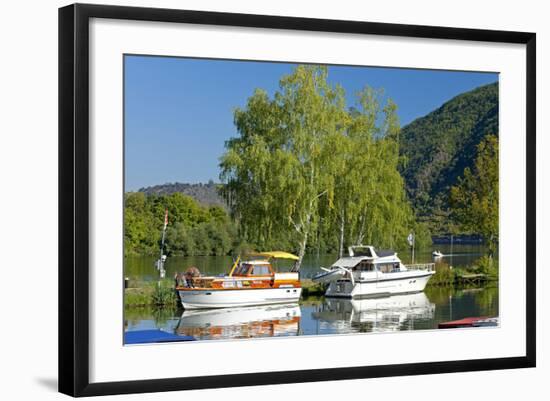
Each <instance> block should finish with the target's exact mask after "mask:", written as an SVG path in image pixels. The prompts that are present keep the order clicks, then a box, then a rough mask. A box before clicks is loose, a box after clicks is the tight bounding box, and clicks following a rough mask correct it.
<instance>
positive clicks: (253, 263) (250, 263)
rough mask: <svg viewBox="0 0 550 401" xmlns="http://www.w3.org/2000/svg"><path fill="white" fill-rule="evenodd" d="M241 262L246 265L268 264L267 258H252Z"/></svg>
mask: <svg viewBox="0 0 550 401" xmlns="http://www.w3.org/2000/svg"><path fill="white" fill-rule="evenodd" d="M241 263H245V264H248V265H270V264H271V263H269V261H268V260H265V259H264V260H262V259H254V260H243V261H242V262H241Z"/></svg>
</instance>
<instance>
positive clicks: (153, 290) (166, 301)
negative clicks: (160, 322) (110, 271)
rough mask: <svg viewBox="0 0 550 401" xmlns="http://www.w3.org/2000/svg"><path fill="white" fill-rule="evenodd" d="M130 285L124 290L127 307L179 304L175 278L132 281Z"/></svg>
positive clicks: (170, 306) (175, 305)
mask: <svg viewBox="0 0 550 401" xmlns="http://www.w3.org/2000/svg"><path fill="white" fill-rule="evenodd" d="M130 285H131V286H130V287H129V288H126V289H125V290H124V306H125V307H156V308H158V307H168V308H175V307H177V305H178V297H177V294H176V291H175V290H174V281H173V280H161V281H159V282H157V281H155V282H131V284H130Z"/></svg>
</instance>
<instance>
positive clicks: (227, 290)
mask: <svg viewBox="0 0 550 401" xmlns="http://www.w3.org/2000/svg"><path fill="white" fill-rule="evenodd" d="M273 259H288V260H294V261H297V260H298V257H297V256H296V255H293V254H290V253H287V252H280V251H272V252H262V253H256V254H254V255H251V256H250V257H248V258H247V259H246V260H243V261H241V260H240V258H237V260H236V261H235V263H234V264H233V266H232V268H231V270H230V271H229V273H228V274H227V275H225V276H221V277H216V276H202V275H200V272H198V270H196V271H194V272H189V273H188V274H186V275H184V276H183V277H181V276H180V278H178V279H177V284H176V290H177V291H178V294H179V296H180V299H181V304H182V306H183V307H184V308H185V309H202V308H226V307H241V306H250V305H269V304H280V303H291V302H297V301H298V300H299V299H300V295H301V293H302V288H301V285H300V279H299V273H298V269H297V268H295V267H293V268H292V269H291V270H290V271H288V272H276V271H275V269H274V267H273V265H272V263H271V260H273ZM295 266H296V265H295ZM195 269H196V268H195Z"/></svg>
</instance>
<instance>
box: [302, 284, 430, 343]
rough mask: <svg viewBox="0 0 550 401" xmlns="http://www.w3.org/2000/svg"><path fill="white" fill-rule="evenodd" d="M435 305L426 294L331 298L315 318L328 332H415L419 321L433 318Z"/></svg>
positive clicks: (321, 328) (321, 329) (314, 314)
mask: <svg viewBox="0 0 550 401" xmlns="http://www.w3.org/2000/svg"><path fill="white" fill-rule="evenodd" d="M434 311H435V304H433V303H431V302H430V300H429V299H428V297H427V296H426V294H424V293H423V292H419V293H415V294H401V295H394V296H391V297H385V298H367V299H337V298H330V299H329V298H327V299H325V303H324V304H323V306H322V307H321V308H320V309H319V310H318V311H317V312H314V313H313V314H312V315H313V316H312V317H313V318H314V319H317V320H318V322H319V326H320V327H319V329H320V331H322V332H325V333H328V332H331V333H353V332H387V331H399V330H413V329H414V323H415V320H417V321H426V320H431V319H433V315H434Z"/></svg>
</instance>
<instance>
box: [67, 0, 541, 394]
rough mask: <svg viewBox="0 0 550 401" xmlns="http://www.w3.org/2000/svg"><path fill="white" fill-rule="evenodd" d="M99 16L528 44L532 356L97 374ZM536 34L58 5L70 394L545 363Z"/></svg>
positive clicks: (528, 298)
mask: <svg viewBox="0 0 550 401" xmlns="http://www.w3.org/2000/svg"><path fill="white" fill-rule="evenodd" d="M91 18H107V19H120V20H140V21H159V22H173V23H187V24H204V25H218V26H239V27H251V28H274V29H284V30H303V31H322V32H337V33H353V34H369V35H385V36H401V37H414V38H432V39H433V38H437V39H450V40H462V41H464V40H468V41H484V42H499V43H515V44H524V45H526V55H527V56H526V60H525V61H526V68H527V70H526V71H527V82H526V88H527V90H526V93H525V96H526V105H527V110H526V120H527V125H526V133H527V137H526V138H525V140H526V150H527V166H526V171H527V177H526V185H527V190H526V205H527V208H526V209H527V215H526V229H527V231H526V232H527V243H526V266H528V267H529V268H528V269H527V273H526V274H527V277H526V307H527V310H526V316H527V324H526V327H525V333H526V355H525V356H522V357H510V358H495V359H476V360H457V361H445V362H429V363H413V364H400V365H383V366H364V367H346V368H332V369H313V370H299V371H284V372H268V373H250V374H230V375H219V376H202V377H184V378H166V379H154V380H135V381H122V382H103V383H90V381H89V336H88V329H89V312H88V310H89V306H90V300H89V290H88V284H89V266H88V260H89V234H88V233H89V222H88V218H89V194H90V188H89V180H88V173H89V144H88V138H89V132H88V123H89V117H88V111H89V103H88V95H89V81H88V79H89V75H88V72H89V71H88V61H89V54H88V52H89V21H90V19H91ZM535 65H536V35H535V33H527V32H509V31H494V30H479V29H463V28H447V27H434V26H417V25H401V24H387V23H372V22H359V21H339V20H326V19H310V18H295V17H281V16H266V15H246V14H232V13H220V12H203V11H185V10H171V9H155V8H138V7H121V6H106V5H87V4H74V5H69V6H66V7H63V8H60V9H59V255H63V257H60V258H59V391H60V392H62V393H65V394H68V395H71V396H95V395H106V394H123V393H141V392H157V391H173V390H190V389H204V388H219V387H239V386H250V385H266V384H281V383H295V382H315V381H324V380H344V379H360V378H374V377H386V376H400V375H422V374H433V373H450V372H464V371H480V370H494V369H513V368H527V367H534V366H535V363H536V358H535V355H536V337H535V331H536V330H535V327H536V326H535V325H536V320H535V317H536V309H535V308H536V301H535V299H536V294H535V279H536V277H535V276H536V271H535V270H536V269H535V266H536V260H535V258H536V256H535V255H536V226H535V224H536V216H535V213H536V203H535V202H536V200H535V193H536V192H535V191H536V188H535V185H536V183H535V173H536V171H535V165H536V160H535V156H536V154H535V146H536V137H535V135H536V133H535V120H536V114H535V113H536V103H535V102H536V67H535Z"/></svg>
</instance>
